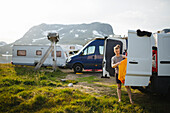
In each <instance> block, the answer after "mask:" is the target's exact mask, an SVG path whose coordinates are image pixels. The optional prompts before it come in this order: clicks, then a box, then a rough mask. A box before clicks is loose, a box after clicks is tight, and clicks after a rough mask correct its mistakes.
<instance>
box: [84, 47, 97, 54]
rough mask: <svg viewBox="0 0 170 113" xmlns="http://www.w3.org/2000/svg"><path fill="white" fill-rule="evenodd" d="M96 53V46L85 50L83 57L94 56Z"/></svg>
mask: <svg viewBox="0 0 170 113" xmlns="http://www.w3.org/2000/svg"><path fill="white" fill-rule="evenodd" d="M94 52H95V46H89V47H87V48H86V49H85V50H84V52H83V55H90V54H94Z"/></svg>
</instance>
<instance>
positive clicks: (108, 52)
mask: <svg viewBox="0 0 170 113" xmlns="http://www.w3.org/2000/svg"><path fill="white" fill-rule="evenodd" d="M117 44H119V45H120V47H121V48H120V54H122V53H123V50H124V49H125V47H126V40H125V39H121V38H118V37H108V38H107V39H106V40H105V44H104V57H103V75H102V77H110V76H114V73H115V71H114V69H113V68H112V67H111V58H112V57H113V56H114V55H115V53H114V50H113V47H114V46H116V45H117Z"/></svg>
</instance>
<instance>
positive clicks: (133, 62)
mask: <svg viewBox="0 0 170 113" xmlns="http://www.w3.org/2000/svg"><path fill="white" fill-rule="evenodd" d="M129 64H138V62H135V61H129Z"/></svg>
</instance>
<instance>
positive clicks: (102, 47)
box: [99, 46, 104, 55]
mask: <svg viewBox="0 0 170 113" xmlns="http://www.w3.org/2000/svg"><path fill="white" fill-rule="evenodd" d="M103 49H104V46H99V53H100V55H103Z"/></svg>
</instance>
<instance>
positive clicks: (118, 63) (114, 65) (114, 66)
mask: <svg viewBox="0 0 170 113" xmlns="http://www.w3.org/2000/svg"><path fill="white" fill-rule="evenodd" d="M118 65H120V62H117V63H116V64H113V66H112V68H116V67H117V66H118Z"/></svg>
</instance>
